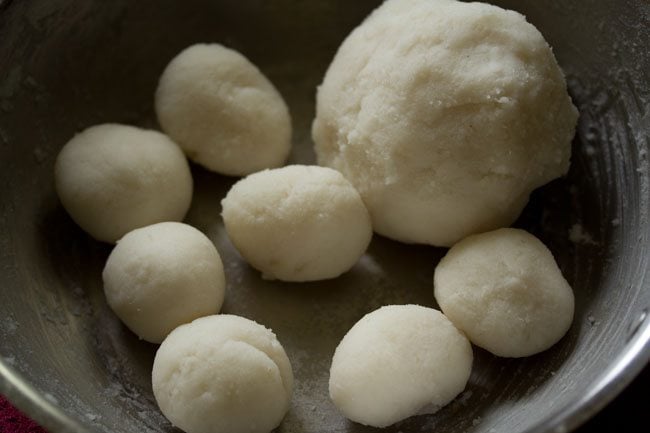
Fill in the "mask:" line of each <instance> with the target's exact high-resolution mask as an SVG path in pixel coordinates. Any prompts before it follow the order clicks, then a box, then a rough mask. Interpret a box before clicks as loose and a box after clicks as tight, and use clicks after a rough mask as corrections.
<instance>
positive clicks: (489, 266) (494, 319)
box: [433, 229, 574, 357]
mask: <svg viewBox="0 0 650 433" xmlns="http://www.w3.org/2000/svg"><path fill="white" fill-rule="evenodd" d="M433 284H434V293H435V297H436V300H437V301H438V304H439V305H440V308H441V309H442V311H443V312H444V313H445V314H446V315H447V317H449V320H451V321H452V322H453V323H454V325H456V326H457V327H458V329H461V330H462V331H464V332H465V334H467V336H468V338H469V339H470V340H471V341H472V343H474V344H476V345H477V346H480V347H482V348H484V349H486V350H489V351H490V352H492V353H494V354H495V355H498V356H507V357H521V356H529V355H533V354H535V353H538V352H541V351H543V350H546V349H548V348H549V347H551V346H552V345H553V344H555V343H556V342H557V341H558V340H559V339H560V338H562V336H563V335H564V334H565V333H566V332H567V330H568V329H569V326H571V321H572V320H573V306H574V301H573V292H572V291H571V287H570V286H569V284H568V283H567V282H566V280H565V279H564V277H563V276H562V273H561V272H560V269H559V268H558V266H557V264H556V263H555V260H554V259H553V255H552V254H551V252H550V251H549V250H548V248H546V246H544V244H543V243H542V242H541V241H540V240H539V239H537V238H536V237H535V236H533V235H531V234H530V233H527V232H525V231H524V230H518V229H499V230H495V231H492V232H489V233H483V234H480V235H474V236H470V237H468V238H467V239H464V240H462V241H461V242H459V243H458V244H456V245H454V246H453V247H452V248H451V249H450V250H449V252H448V253H447V255H446V256H445V257H444V258H443V259H442V260H441V261H440V263H439V264H438V267H437V268H436V271H435V275H434V280H433Z"/></svg>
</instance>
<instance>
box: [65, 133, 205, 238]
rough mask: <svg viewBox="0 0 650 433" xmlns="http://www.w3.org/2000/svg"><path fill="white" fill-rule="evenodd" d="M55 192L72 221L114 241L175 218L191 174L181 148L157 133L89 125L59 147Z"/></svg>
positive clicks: (181, 212) (186, 199) (187, 198)
mask: <svg viewBox="0 0 650 433" xmlns="http://www.w3.org/2000/svg"><path fill="white" fill-rule="evenodd" d="M54 179H55V185H56V191H57V193H58V195H59V198H60V200H61V203H62V204H63V207H64V208H65V209H66V211H67V212H68V213H69V214H70V216H71V217H72V219H73V220H74V221H75V222H76V223H77V224H78V225H79V226H80V227H81V228H82V229H83V230H85V231H86V232H88V233H89V234H90V235H91V236H92V237H94V238H95V239H98V240H100V241H105V242H111V243H114V242H115V241H117V240H118V239H119V238H121V237H122V236H123V235H125V234H126V233H128V232H130V231H131V230H133V229H136V228H138V227H144V226H146V225H149V224H154V223H158V222H162V221H180V220H182V219H183V218H184V217H185V214H186V212H187V210H188V209H189V207H190V202H191V201H192V175H191V173H190V168H189V165H188V163H187V159H186V158H185V155H183V152H182V151H181V150H180V148H179V147H178V146H177V145H176V144H175V143H174V142H172V141H171V140H170V139H169V138H168V137H167V136H165V135H164V134H161V133H160V132H157V131H150V130H146V129H140V128H136V127H134V126H127V125H119V124H103V125H97V126H92V127H90V128H88V129H86V130H84V131H83V132H81V133H79V134H77V135H75V136H74V137H73V138H72V139H71V140H70V141H68V143H67V144H66V145H65V146H64V147H63V149H61V152H60V153H59V155H58V157H57V159H56V164H55V168H54Z"/></svg>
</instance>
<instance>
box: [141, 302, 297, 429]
mask: <svg viewBox="0 0 650 433" xmlns="http://www.w3.org/2000/svg"><path fill="white" fill-rule="evenodd" d="M152 384H153V393H154V396H155V398H156V401H157V402H158V406H159V407H160V410H161V411H162V413H163V414H164V415H165V416H166V417H167V419H169V421H171V422H172V424H174V425H175V426H177V427H179V428H180V429H182V430H184V431H185V432H187V433H268V432H270V431H271V430H273V429H274V428H275V427H277V426H278V425H279V424H280V422H281V421H282V418H283V417H284V415H285V413H286V412H287V410H289V406H290V403H291V393H292V389H293V373H292V371H291V364H290V363H289V358H287V355H286V353H285V352H284V349H283V348H282V346H281V345H280V343H279V342H278V340H277V338H276V337H275V334H273V332H272V331H271V330H269V329H266V328H265V327H264V326H262V325H259V324H257V323H255V322H253V321H252V320H248V319H245V318H243V317H238V316H231V315H218V316H208V317H202V318H200V319H196V320H195V321H193V322H192V323H189V324H187V325H182V326H180V327H178V328H176V329H175V330H174V331H172V333H171V334H169V336H168V337H167V338H166V339H165V341H163V343H162V344H161V345H160V348H159V349H158V352H157V353H156V358H155V360H154V363H153V373H152Z"/></svg>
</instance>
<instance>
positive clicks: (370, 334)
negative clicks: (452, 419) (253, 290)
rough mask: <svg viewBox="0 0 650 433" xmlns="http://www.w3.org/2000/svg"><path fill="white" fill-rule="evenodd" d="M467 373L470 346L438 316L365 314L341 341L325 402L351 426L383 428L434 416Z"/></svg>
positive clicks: (390, 311) (406, 309)
mask: <svg viewBox="0 0 650 433" xmlns="http://www.w3.org/2000/svg"><path fill="white" fill-rule="evenodd" d="M471 369H472V347H471V345H470V343H469V341H467V338H465V336H464V335H463V334H462V333H461V332H460V331H459V330H458V329H456V328H455V327H454V325H452V324H451V322H450V321H449V320H448V319H447V318H446V317H445V316H444V315H443V314H442V313H440V312H439V311H436V310H434V309H431V308H425V307H420V306H418V305H390V306H387V307H382V308H380V309H378V310H375V311H373V312H372V313H370V314H366V315H365V316H364V317H363V318H362V319H361V320H359V321H358V322H357V323H356V324H355V325H354V326H353V327H352V329H350V331H349V332H348V333H347V334H346V335H345V337H343V340H342V341H341V343H340V344H339V346H338V347H337V348H336V352H335V353H334V359H333V360H332V367H331V370H330V380H329V391H330V397H331V398H332V401H333V402H334V404H335V405H336V407H337V408H338V409H339V410H340V411H341V412H343V414H344V415H345V416H346V417H348V418H349V419H351V420H352V421H356V422H358V423H361V424H365V425H370V426H374V427H386V426H388V425H390V424H393V423H396V422H398V421H400V420H403V419H405V418H408V417H410V416H413V415H419V414H425V413H434V412H436V411H437V410H438V409H439V408H441V407H442V406H444V405H446V404H447V403H449V402H450V401H451V400H453V399H454V397H456V396H457V395H458V394H459V393H460V392H461V391H462V390H463V389H464V388H465V384H466V383H467V380H468V379H469V375H470V372H471Z"/></svg>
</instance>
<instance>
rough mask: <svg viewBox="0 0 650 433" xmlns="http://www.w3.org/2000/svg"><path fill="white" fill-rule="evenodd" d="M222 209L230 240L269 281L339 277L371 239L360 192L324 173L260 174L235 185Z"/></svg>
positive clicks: (298, 169) (286, 170)
mask: <svg viewBox="0 0 650 433" xmlns="http://www.w3.org/2000/svg"><path fill="white" fill-rule="evenodd" d="M221 204H222V207H223V213H222V215H223V221H224V224H225V226H226V231H227V232H228V236H229V237H230V240H231V241H232V242H233V244H234V245H235V247H236V248H237V250H238V251H239V252H240V254H241V255H242V256H243V257H244V259H246V260H247V261H248V262H249V263H250V264H251V265H252V266H253V267H255V268H256V269H258V270H260V271H262V273H263V275H264V277H265V278H269V279H279V280H283V281H313V280H323V279H327V278H334V277H337V276H339V275H341V274H342V273H343V272H345V271H347V270H349V269H350V268H351V267H352V266H353V265H354V264H355V263H356V262H357V260H359V257H361V255H362V254H363V253H364V252H365V250H366V248H367V247H368V244H369V243H370V239H371V238H372V227H371V223H370V216H369V215H368V211H367V210H366V207H365V206H364V204H363V201H362V200H361V197H360V196H359V193H358V192H357V191H356V190H355V189H354V187H353V186H352V185H351V184H350V182H348V181H347V180H346V179H345V178H344V177H343V176H342V175H341V173H339V172H338V171H336V170H332V169H330V168H325V167H318V166H304V165H290V166H287V167H283V168H277V169H274V170H265V171H261V172H259V173H255V174H252V175H250V176H248V177H246V178H245V179H242V180H240V181H239V182H237V183H236V184H235V185H233V187H232V188H231V189H230V191H229V192H228V194H227V195H226V198H225V199H223V201H222V202H221Z"/></svg>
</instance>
